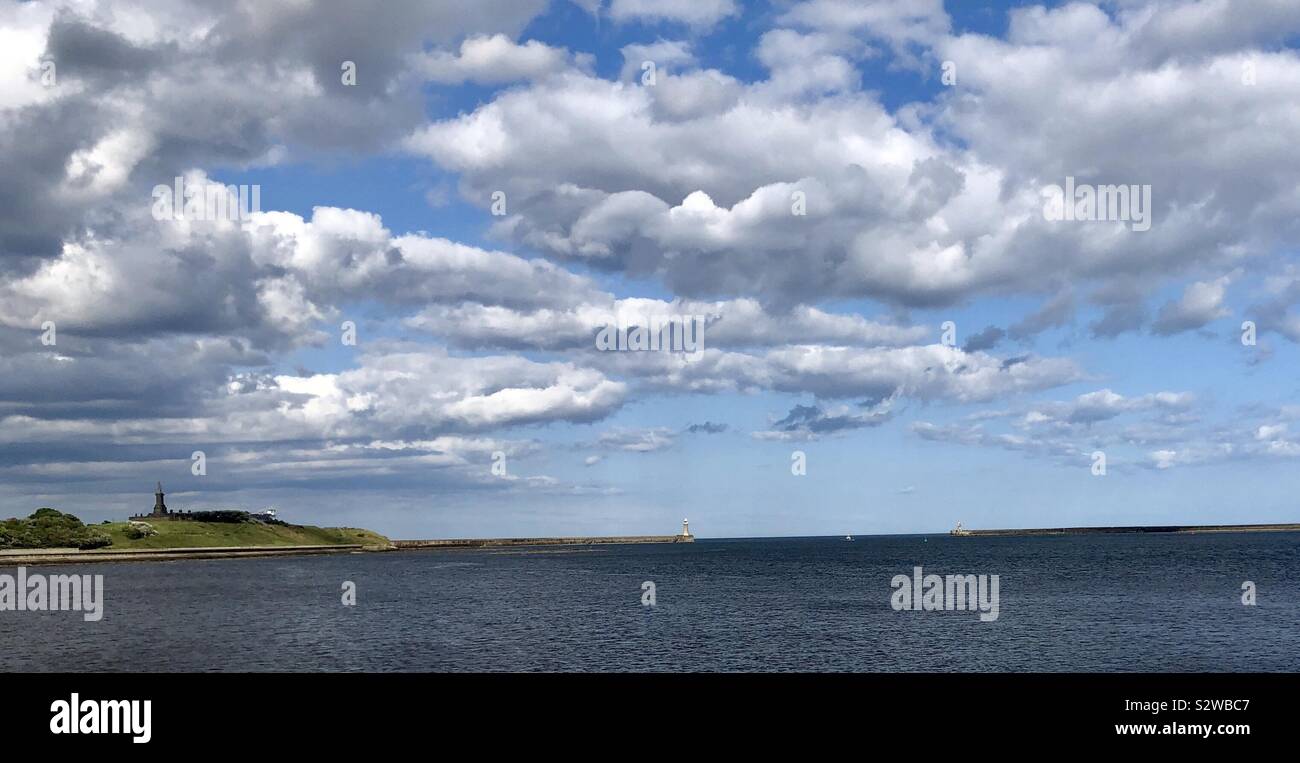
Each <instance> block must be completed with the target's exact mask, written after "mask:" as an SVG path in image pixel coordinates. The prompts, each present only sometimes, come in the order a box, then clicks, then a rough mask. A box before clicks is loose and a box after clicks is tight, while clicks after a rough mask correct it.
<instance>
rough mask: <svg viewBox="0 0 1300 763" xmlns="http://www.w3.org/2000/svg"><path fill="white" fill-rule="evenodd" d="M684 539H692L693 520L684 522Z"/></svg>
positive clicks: (684, 520)
mask: <svg viewBox="0 0 1300 763" xmlns="http://www.w3.org/2000/svg"><path fill="white" fill-rule="evenodd" d="M682 537H683V538H689V537H691V520H689V519H683V520H682Z"/></svg>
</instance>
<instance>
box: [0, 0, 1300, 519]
mask: <svg viewBox="0 0 1300 763" xmlns="http://www.w3.org/2000/svg"><path fill="white" fill-rule="evenodd" d="M195 30H200V31H198V32H196V31H195ZM0 32H3V34H4V39H6V40H8V41H9V42H10V44H9V45H8V46H7V47H8V49H9V52H7V53H5V54H4V55H3V56H2V57H0V127H3V135H4V137H3V140H0V156H2V157H3V160H4V161H5V163H6V164H7V166H12V167H14V172H13V173H12V174H13V177H15V178H16V179H17V182H16V183H14V184H13V186H14V188H15V189H16V190H13V191H10V192H8V195H6V196H4V198H2V199H0V201H5V202H8V203H7V204H3V205H0V206H3V207H4V208H5V210H6V211H5V212H3V213H2V214H3V215H4V218H3V219H0V364H2V365H3V370H4V372H5V373H4V374H3V376H4V378H5V379H6V381H5V382H3V383H0V472H3V473H4V475H5V478H4V479H3V480H0V482H2V483H3V487H2V488H0V513H2V514H6V515H9V514H14V515H24V514H26V513H29V512H30V511H31V510H32V509H34V508H36V507H37V506H41V505H53V506H57V507H59V508H62V509H65V510H68V511H72V512H74V513H77V514H78V515H79V516H82V517H83V518H85V519H87V520H91V521H98V520H101V519H107V518H120V517H121V516H123V515H125V514H127V513H132V512H134V511H136V510H141V509H147V508H148V506H149V505H151V503H152V497H151V495H150V487H151V486H152V484H153V482H154V481H155V480H162V481H163V482H164V484H165V485H166V486H167V487H168V490H169V493H170V496H171V497H170V498H169V503H171V504H172V505H173V506H176V507H180V508H228V507H242V508H249V509H257V508H261V507H263V506H275V507H277V508H278V509H279V510H280V511H281V512H282V514H283V515H284V516H285V517H287V518H288V519H290V521H297V522H302V523H311V524H330V525H335V524H350V525H358V526H366V527H372V528H374V529H377V530H380V531H383V532H387V533H389V534H391V535H393V536H395V537H444V536H445V537H454V536H512V535H514V536H524V535H567V534H632V533H666V532H670V531H673V530H675V529H676V528H677V527H678V526H679V523H680V520H681V518H682V517H683V516H688V517H690V519H691V522H692V527H693V528H694V529H695V530H696V531H697V532H698V533H699V534H700V535H702V536H706V537H735V536H759V535H815V534H841V533H850V532H851V533H854V534H868V533H895V532H938V531H944V530H947V529H948V528H950V527H951V526H952V525H953V524H954V523H956V522H957V521H962V522H964V523H965V524H966V525H967V526H974V527H1000V526H1057V525H1088V524H1156V523H1169V524H1175V523H1214V522H1223V523H1235V522H1270V521H1291V520H1294V519H1295V508H1294V502H1293V499H1292V497H1291V496H1292V495H1293V494H1294V493H1295V488H1296V485H1295V484H1294V483H1293V482H1292V478H1291V477H1290V476H1289V475H1290V474H1292V473H1293V472H1294V470H1293V469H1291V468H1290V467H1291V466H1292V464H1293V462H1294V459H1295V458H1297V457H1300V422H1297V421H1296V419H1297V418H1300V404H1298V403H1297V391H1298V390H1297V388H1298V386H1300V383H1298V382H1297V381H1296V379H1297V378H1298V377H1297V374H1296V370H1297V369H1296V363H1295V360H1294V348H1295V343H1296V342H1297V341H1300V318H1297V317H1296V316H1297V315H1300V313H1297V311H1296V309H1295V303H1296V302H1300V270H1298V269H1297V268H1296V266H1295V262H1294V257H1293V255H1294V252H1295V250H1296V245H1297V241H1298V240H1300V225H1298V224H1297V222H1296V221H1297V220H1298V219H1300V215H1297V214H1296V213H1297V212H1300V198H1297V196H1296V194H1295V183H1294V180H1295V178H1296V177H1298V176H1300V175H1298V174H1297V172H1300V159H1298V158H1297V157H1296V156H1295V152H1294V150H1293V149H1294V145H1295V138H1296V136H1297V135H1300V123H1297V121H1296V120H1297V116H1296V114H1295V112H1294V109H1293V108H1291V107H1289V105H1288V104H1290V103H1294V102H1295V100H1294V99H1295V96H1296V95H1300V58H1297V55H1296V52H1295V50H1294V43H1295V40H1296V35H1297V33H1300V10H1297V9H1295V8H1293V7H1291V4H1288V3H1285V2H1262V3H1260V5H1259V7H1258V8H1257V9H1255V10H1254V12H1252V13H1245V14H1243V13H1233V12H1232V11H1231V10H1230V9H1229V8H1228V6H1227V4H1225V3H1222V2H1215V1H1213V0H1200V1H1194V0H1179V1H1178V2H1166V3H1160V4H1152V3H1145V2H1141V1H1139V0H1116V1H1115V2H1103V3H1083V2H1078V3H1049V4H1046V5H1042V4H1037V3H1028V2H1025V3H988V4H980V3H951V2H950V3H946V4H945V3H942V2H939V0H927V1H922V2H910V3H909V2H894V1H892V0H889V1H885V0H861V1H860V2H848V0H807V1H806V2H803V1H801V2H796V1H794V0H791V1H790V2H769V3H744V4H741V3H735V2H732V1H731V0H700V1H699V2H674V1H668V0H665V2H660V3H649V2H641V0H605V2H599V1H598V0H586V1H585V2H569V1H568V0H556V1H555V2H545V1H543V0H531V1H530V2H506V1H505V0H500V1H499V2H498V1H496V0H492V1H487V0H484V1H482V2H478V3H466V2H459V1H455V2H453V1H451V0H447V1H445V2H436V3H410V4H407V3H394V4H391V7H390V6H386V7H385V10H384V12H383V13H380V14H361V15H358V14H357V13H356V12H355V11H354V10H351V9H349V8H348V7H347V5H346V4H332V3H325V4H321V5H319V6H314V7H310V8H303V7H300V6H297V5H294V4H278V3H271V4H266V5H264V6H262V7H253V6H232V7H230V8H227V9H215V8H210V7H207V6H206V5H204V4H199V3H195V4H188V3H180V4H172V5H156V4H153V3H150V2H144V1H143V0H140V1H136V2H122V1H119V0H112V1H109V2H99V3H90V4H79V3H66V4H64V3H9V4H6V5H5V6H4V10H3V11H0ZM647 61H648V62H653V63H654V64H655V71H656V80H655V81H654V82H653V83H647V82H646V80H644V79H643V78H642V71H643V66H644V62H647ZM45 62H53V63H54V64H55V66H56V71H57V77H56V78H54V79H52V80H49V81H45V80H42V79H41V72H42V71H43V70H42V66H43V64H44V63H45ZM346 62H352V63H354V64H355V65H356V71H357V79H356V84H355V85H349V84H345V83H344V82H343V81H342V80H341V78H340V74H339V72H340V68H341V67H343V66H346ZM945 71H951V72H952V73H954V74H955V79H954V80H953V81H950V82H945V81H944V79H943V72H945ZM1261 126H1263V127H1261ZM182 175H183V176H185V177H186V178H187V179H188V181H189V182H191V183H193V184H201V183H204V182H209V181H211V182H219V183H223V184H233V185H241V184H242V185H256V186H259V187H260V193H261V196H260V198H261V208H260V211H259V212H257V213H256V214H254V215H252V216H251V218H250V219H247V220H227V219H217V220H213V219H187V220H183V221H176V220H157V219H154V218H153V217H152V216H151V215H150V214H149V209H150V206H149V205H150V202H151V197H150V194H151V190H152V189H153V188H154V186H155V185H157V184H159V183H163V184H166V185H170V184H171V182H172V180H173V179H174V178H175V177H177V176H182ZM1067 176H1069V177H1074V178H1076V179H1077V181H1078V183H1080V184H1091V185H1094V186H1106V185H1117V184H1118V185H1125V186H1129V185H1132V186H1134V187H1135V188H1140V187H1144V186H1145V187H1149V188H1150V190H1151V207H1150V209H1149V210H1148V211H1149V213H1150V219H1151V227H1150V230H1146V231H1141V230H1137V229H1136V228H1137V226H1135V225H1131V224H1128V223H1126V222H1124V221H1122V220H1114V219H1098V220H1086V221H1060V220H1051V219H1048V217H1047V216H1046V215H1045V214H1043V212H1042V199H1043V195H1042V190H1043V188H1045V187H1047V186H1050V185H1054V184H1055V185H1060V184H1063V183H1064V182H1065V178H1066V177H1067ZM496 192H501V193H503V194H504V198H505V200H506V213H505V214H504V215H494V214H493V209H492V198H493V194H494V193H496ZM795 194H801V195H802V198H803V199H804V200H805V201H806V210H805V214H797V213H795V212H794V211H793V207H792V206H791V204H792V199H793V198H794V195H795ZM669 314H682V315H699V316H701V319H702V320H704V321H705V323H706V328H705V331H704V337H705V350H704V351H703V352H702V353H700V354H699V355H698V356H691V357H687V354H686V353H672V352H657V353H629V352H616V353H605V352H601V351H599V350H597V348H596V346H595V342H594V341H593V339H594V336H595V334H596V333H597V331H598V330H599V329H600V328H601V326H603V325H605V324H607V323H611V322H613V321H614V320H615V319H616V318H617V317H618V316H620V315H634V316H639V317H645V316H648V315H669ZM345 321H352V322H354V323H355V324H356V326H357V329H358V330H357V342H356V344H355V345H354V344H345V343H344V342H342V341H341V340H340V336H341V330H340V327H341V325H342V324H343V322H345ZM949 321H950V322H952V324H953V325H954V332H953V333H954V334H955V336H954V337H953V340H954V341H952V342H951V343H948V342H946V341H945V336H944V328H943V327H944V325H945V323H946V322H949ZM1244 322H1250V324H1252V325H1253V326H1254V331H1255V337H1254V340H1253V341H1243V323H1244ZM47 323H50V324H53V325H55V326H56V327H57V331H58V333H57V336H58V339H57V342H56V343H54V344H49V343H46V342H43V341H42V336H43V335H44V329H43V327H44V326H45V325H46V324H47ZM196 451H201V452H202V454H203V457H204V459H205V463H206V473H195V470H194V468H193V464H192V459H191V454H192V453H194V452H196ZM1098 453H1101V454H1104V458H1105V466H1106V468H1105V473H1104V474H1102V473H1098V472H1097V461H1098V459H1097V455H1096V454H1098ZM796 454H802V456H796ZM796 457H800V458H803V459H805V460H806V465H807V468H806V474H795V473H792V468H791V466H792V458H796ZM497 462H501V463H504V465H505V471H504V472H501V471H500V469H499V468H498V470H497V471H493V468H492V467H493V464H494V463H497Z"/></svg>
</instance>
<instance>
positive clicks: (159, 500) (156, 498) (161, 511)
mask: <svg viewBox="0 0 1300 763" xmlns="http://www.w3.org/2000/svg"><path fill="white" fill-rule="evenodd" d="M180 518H181V517H180V512H175V511H172V510H170V509H168V508H167V504H166V503H165V502H164V501H163V489H162V483H161V482H159V483H158V489H157V490H155V491H154V494H153V511H152V512H150V513H148V514H137V515H135V516H133V517H130V518H129V519H130V520H131V521H132V522H147V521H150V520H154V519H180Z"/></svg>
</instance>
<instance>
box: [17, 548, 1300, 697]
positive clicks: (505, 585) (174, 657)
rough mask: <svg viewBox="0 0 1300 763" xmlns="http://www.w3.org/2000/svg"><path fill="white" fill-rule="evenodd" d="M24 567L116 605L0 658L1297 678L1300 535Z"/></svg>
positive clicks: (127, 667) (22, 631)
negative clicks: (926, 582)
mask: <svg viewBox="0 0 1300 763" xmlns="http://www.w3.org/2000/svg"><path fill="white" fill-rule="evenodd" d="M917 567H920V568H921V578H920V579H921V580H923V576H925V575H931V574H934V575H940V576H945V579H946V576H949V575H953V576H956V575H962V576H964V575H976V576H986V577H985V580H986V581H991V580H992V576H994V575H996V576H997V583H998V585H997V593H998V599H997V614H996V618H989V617H984V618H982V617H981V616H980V615H981V614H985V615H988V614H991V612H990V611H984V612H981V611H978V610H975V609H972V607H974V606H975V604H974V603H973V602H971V601H968V602H967V603H966V607H967V608H964V609H956V608H954V609H934V608H931V609H926V608H924V607H923V606H920V599H919V598H918V599H917V601H916V602H915V603H916V604H917V607H916V608H911V607H910V605H909V606H906V607H900V601H899V599H900V597H902V596H903V594H901V593H899V592H900V591H901V590H902V588H904V587H909V588H910V587H912V584H911V583H910V582H909V583H906V584H904V583H903V582H901V579H900V578H899V576H904V577H905V578H906V579H908V580H912V579H916V578H917V575H916V568H917ZM27 573H28V574H29V575H30V574H33V573H40V574H45V575H53V574H90V575H95V574H100V575H103V576H104V578H103V583H104V589H103V590H104V592H103V617H102V619H100V620H98V621H94V622H90V621H86V620H85V619H84V617H83V616H82V614H81V613H78V612H69V611H55V612H50V611H46V612H30V611H0V670H4V671H106V672H149V671H217V672H220V671H238V672H245V671H380V672H383V671H418V672H425V671H448V672H452V671H512V672H514V671H562V672H568V671H576V672H596V671H634V672H643V671H649V672H693V671H746V672H749V671H760V672H770V671H780V672H785V671H800V672H824V671H835V672H841V671H843V672H898V671H904V672H906V671H923V672H987V671H997V672H1024V671H1034V672H1044V671H1046V672H1056V671H1069V672H1076V671H1083V672H1112V671H1121V672H1124V671H1143V672H1146V671H1156V672H1163V671H1194V672H1205V671H1209V672H1238V671H1245V672H1267V671H1297V670H1300V533H1232V534H1199V535H1163V534H1162V535H1137V534H1132V535H1129V534H1125V535H1074V536H1056V537H986V538H972V537H951V536H947V535H891V536H862V537H857V538H855V539H854V540H852V541H850V540H846V539H845V538H843V537H837V538H760V539H699V540H697V541H696V542H695V543H690V544H646V545H621V546H613V545H609V546H580V547H556V546H551V547H536V548H502V549H483V550H436V551H401V552H391V553H358V554H345V555H331V556H315V557H279V558H261V559H216V560H185V561H174V562H152V563H121V564H118V563H113V564H94V565H85V566H82V567H69V566H61V567H44V566H42V567H29V568H27ZM0 574H9V575H14V574H15V569H14V568H12V567H8V568H0ZM647 584H650V585H647ZM919 585H920V583H919V582H918V586H919ZM915 590H917V589H916V588H913V591H915ZM945 590H946V589H945ZM909 593H911V591H909ZM990 593H991V591H990V590H986V594H990ZM347 599H351V601H350V602H348V601H345V600H347ZM945 601H946V602H948V600H945ZM1248 602H1253V603H1248ZM948 603H951V602H948Z"/></svg>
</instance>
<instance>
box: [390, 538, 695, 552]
mask: <svg viewBox="0 0 1300 763" xmlns="http://www.w3.org/2000/svg"><path fill="white" fill-rule="evenodd" d="M694 541H695V536H694V535H616V536H602V537H572V538H446V539H441V540H395V541H393V545H394V546H395V547H396V548H397V549H398V550H399V551H407V550H412V549H435V548H500V547H507V546H598V545H606V544H630V543H692V542H694Z"/></svg>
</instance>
